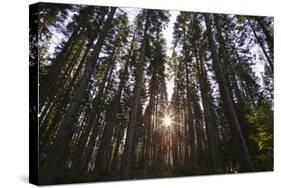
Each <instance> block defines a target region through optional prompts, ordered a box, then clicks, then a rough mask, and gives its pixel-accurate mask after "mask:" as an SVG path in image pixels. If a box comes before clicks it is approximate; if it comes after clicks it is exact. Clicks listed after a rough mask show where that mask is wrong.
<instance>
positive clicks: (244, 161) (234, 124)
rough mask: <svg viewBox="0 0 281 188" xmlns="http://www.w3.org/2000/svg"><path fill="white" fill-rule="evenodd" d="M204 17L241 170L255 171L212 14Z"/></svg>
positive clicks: (214, 66)
mask: <svg viewBox="0 0 281 188" xmlns="http://www.w3.org/2000/svg"><path fill="white" fill-rule="evenodd" d="M204 17H205V23H206V27H207V35H208V41H209V45H210V50H211V57H212V59H213V68H214V71H215V75H216V79H217V81H218V84H219V90H220V94H221V97H222V100H223V105H224V109H225V112H226V116H227V118H228V122H229V125H230V132H231V136H232V139H233V140H234V144H235V145H234V146H233V147H234V148H235V149H236V150H235V151H236V153H237V157H239V162H240V165H241V166H240V170H241V171H242V172H248V171H253V170H254V169H253V165H252V162H251V157H250V154H249V151H248V147H247V144H246V141H245V138H244V136H243V135H242V131H241V127H240V123H239V121H238V118H237V114H236V112H235V109H234V105H233V103H232V100H231V95H230V92H229V88H228V87H227V85H226V83H225V78H224V76H223V72H222V68H221V65H220V59H219V57H218V55H217V51H216V49H217V47H216V44H215V41H214V37H213V33H212V27H211V20H210V15H208V14H204Z"/></svg>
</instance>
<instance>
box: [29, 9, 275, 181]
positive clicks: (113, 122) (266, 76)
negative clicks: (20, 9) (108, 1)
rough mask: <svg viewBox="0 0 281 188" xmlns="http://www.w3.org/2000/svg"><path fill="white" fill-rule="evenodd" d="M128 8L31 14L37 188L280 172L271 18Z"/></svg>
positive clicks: (49, 10) (60, 10)
mask: <svg viewBox="0 0 281 188" xmlns="http://www.w3.org/2000/svg"><path fill="white" fill-rule="evenodd" d="M128 10H129V9H122V8H116V7H97V6H78V5H62V4H61V5H60V4H41V5H40V6H39V10H38V12H37V13H35V14H34V16H38V23H37V24H38V28H37V29H38V35H35V34H33V32H31V35H30V41H31V52H33V51H32V48H38V51H37V52H36V53H37V54H33V53H31V54H30V57H31V58H30V59H31V61H30V69H31V71H36V70H35V69H34V68H35V67H37V65H39V67H37V68H38V70H39V82H40V85H39V107H38V114H39V115H38V122H39V126H40V127H39V173H40V178H41V180H40V181H41V182H42V183H43V184H44V183H45V184H48V183H60V182H80V181H106V180H119V179H142V178H154V177H173V176H187V175H204V174H218V173H237V172H252V171H268V170H273V68H274V66H273V18H272V17H256V16H238V15H226V14H208V13H195V12H182V11H177V16H176V20H175V22H174V23H173V33H170V34H171V35H172V37H173V40H172V41H167V39H166V37H167V36H166V35H165V33H164V31H165V29H166V28H167V27H168V24H169V21H170V17H171V12H170V11H166V10H152V9H134V10H135V12H136V14H130V12H129V11H128ZM174 14H175V13H174ZM167 42H171V46H172V49H170V48H168V45H167ZM167 51H171V55H168V54H169V53H167ZM36 55H37V56H38V60H37V58H36V57H35V56H36ZM37 63H38V64H37ZM257 70H261V71H259V72H258V71H257ZM167 80H170V82H168V81H167ZM171 80H172V81H171ZM171 82H173V85H174V87H173V91H172V93H171V97H169V95H168V89H167V86H168V84H171ZM54 169H55V170H54Z"/></svg>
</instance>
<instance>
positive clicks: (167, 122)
mask: <svg viewBox="0 0 281 188" xmlns="http://www.w3.org/2000/svg"><path fill="white" fill-rule="evenodd" d="M163 123H164V125H165V127H170V126H171V124H172V118H171V117H170V116H169V115H165V117H164V119H163Z"/></svg>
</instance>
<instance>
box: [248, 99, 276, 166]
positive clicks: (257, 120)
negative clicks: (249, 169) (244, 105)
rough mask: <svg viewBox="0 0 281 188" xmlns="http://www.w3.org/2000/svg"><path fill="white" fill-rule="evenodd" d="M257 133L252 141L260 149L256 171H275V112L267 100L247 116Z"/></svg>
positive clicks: (256, 158)
mask: <svg viewBox="0 0 281 188" xmlns="http://www.w3.org/2000/svg"><path fill="white" fill-rule="evenodd" d="M247 118H248V121H249V123H251V124H252V126H253V127H254V128H255V131H256V133H254V134H252V135H251V136H250V139H252V140H253V141H254V143H255V144H256V145H257V147H258V150H259V151H258V155H257V156H254V157H253V158H254V163H255V166H256V168H257V169H256V170H272V169H273V110H272V107H271V104H270V103H269V102H268V101H267V100H263V101H261V102H260V104H259V105H257V107H256V108H254V109H253V110H252V111H251V112H250V114H249V115H248V116H247Z"/></svg>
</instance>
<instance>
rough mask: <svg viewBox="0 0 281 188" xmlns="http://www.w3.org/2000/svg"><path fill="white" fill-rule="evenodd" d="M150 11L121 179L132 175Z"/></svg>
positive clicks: (147, 18) (139, 64)
mask: <svg viewBox="0 0 281 188" xmlns="http://www.w3.org/2000/svg"><path fill="white" fill-rule="evenodd" d="M149 11H150V10H147V12H146V15H145V17H146V21H145V22H146V23H145V28H144V34H143V40H142V45H141V52H140V59H139V62H138V66H137V76H136V85H135V89H134V102H133V108H132V112H131V117H130V122H129V125H128V130H127V135H126V142H125V148H124V153H123V158H122V164H121V168H120V177H121V179H128V178H129V175H130V167H131V163H132V161H131V159H132V154H133V151H132V150H133V142H134V134H135V125H136V123H137V111H138V109H137V107H138V104H139V102H140V97H141V96H140V95H141V85H142V80H143V67H144V62H145V46H146V41H147V30H148V26H149V21H148V20H149Z"/></svg>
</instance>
